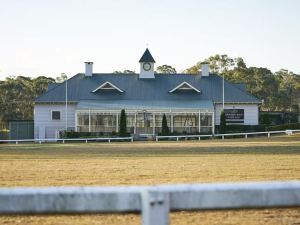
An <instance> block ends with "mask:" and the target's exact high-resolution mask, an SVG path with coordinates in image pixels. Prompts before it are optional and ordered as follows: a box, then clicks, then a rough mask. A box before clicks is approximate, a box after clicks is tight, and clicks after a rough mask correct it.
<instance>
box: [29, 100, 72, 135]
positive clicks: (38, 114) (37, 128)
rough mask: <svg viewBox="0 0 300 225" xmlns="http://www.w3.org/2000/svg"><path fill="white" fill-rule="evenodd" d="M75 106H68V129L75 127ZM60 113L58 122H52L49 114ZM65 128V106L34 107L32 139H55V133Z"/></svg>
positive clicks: (37, 105)
mask: <svg viewBox="0 0 300 225" xmlns="http://www.w3.org/2000/svg"><path fill="white" fill-rule="evenodd" d="M75 107H76V106H75V105H68V115H67V117H68V127H75ZM52 111H60V112H61V114H60V116H61V118H60V120H52V118H51V112H52ZM65 128H66V106H65V105H63V104H60V105H39V104H36V105H35V106H34V138H40V139H44V138H55V137H56V136H55V134H56V131H61V130H65Z"/></svg>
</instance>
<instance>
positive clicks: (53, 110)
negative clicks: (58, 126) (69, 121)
mask: <svg viewBox="0 0 300 225" xmlns="http://www.w3.org/2000/svg"><path fill="white" fill-rule="evenodd" d="M53 112H59V120H57V119H53V117H52V113H53ZM61 115H62V113H61V110H55V109H52V110H51V115H50V117H51V121H61Z"/></svg>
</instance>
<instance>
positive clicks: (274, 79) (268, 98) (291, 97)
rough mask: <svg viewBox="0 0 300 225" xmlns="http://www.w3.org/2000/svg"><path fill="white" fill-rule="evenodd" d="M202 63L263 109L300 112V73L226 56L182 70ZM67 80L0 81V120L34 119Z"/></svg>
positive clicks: (195, 71)
mask: <svg viewBox="0 0 300 225" xmlns="http://www.w3.org/2000/svg"><path fill="white" fill-rule="evenodd" d="M202 63H209V65H210V69H211V71H212V72H214V73H218V74H221V75H224V77H225V79H227V80H229V81H231V82H233V83H244V84H245V85H246V88H247V91H249V92H250V93H251V94H253V95H254V96H256V97H257V98H258V99H261V100H262V101H263V103H262V105H261V110H263V111H284V112H299V104H300V75H299V74H295V73H293V72H291V71H288V70H283V69H282V70H280V71H277V72H275V73H272V71H270V70H269V69H267V68H261V67H247V65H246V63H245V62H244V60H243V59H242V58H230V57H228V56H227V55H214V56H211V57H209V58H207V59H205V60H203V61H200V62H198V63H196V64H195V65H194V66H191V67H190V68H187V69H186V70H184V71H182V72H183V73H187V74H191V75H193V74H199V72H200V69H201V64H202ZM127 71H129V72H128V73H134V71H131V70H127ZM118 72H119V71H116V72H115V73H118ZM156 73H167V74H174V73H176V69H175V68H173V67H172V66H169V65H162V66H158V67H157V69H156ZM65 79H66V75H65V74H61V76H60V77H57V78H56V80H55V79H53V78H50V77H44V76H40V77H37V78H30V77H23V76H18V77H8V78H6V79H5V80H4V81H0V121H7V120H28V119H33V104H34V99H35V98H36V97H37V96H39V95H40V94H42V93H43V92H45V91H46V90H47V87H48V84H49V83H54V82H62V81H64V80H65Z"/></svg>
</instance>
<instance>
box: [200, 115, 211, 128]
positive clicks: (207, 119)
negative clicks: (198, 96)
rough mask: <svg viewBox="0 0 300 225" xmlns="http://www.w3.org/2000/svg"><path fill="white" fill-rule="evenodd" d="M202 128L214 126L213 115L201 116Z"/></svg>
mask: <svg viewBox="0 0 300 225" xmlns="http://www.w3.org/2000/svg"><path fill="white" fill-rule="evenodd" d="M200 118H201V123H200V124H201V126H212V115H208V114H201V116H200Z"/></svg>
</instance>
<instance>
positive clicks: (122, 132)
mask: <svg viewBox="0 0 300 225" xmlns="http://www.w3.org/2000/svg"><path fill="white" fill-rule="evenodd" d="M119 127H120V128H119V135H120V137H127V136H129V135H128V133H127V122H126V113H125V109H122V110H121V116H120V126H119Z"/></svg>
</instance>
